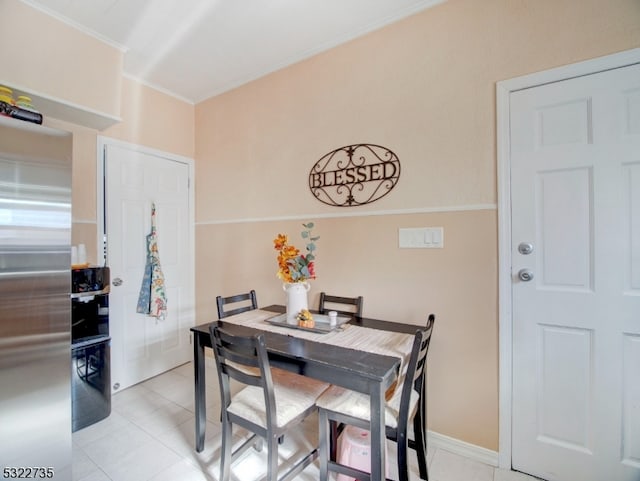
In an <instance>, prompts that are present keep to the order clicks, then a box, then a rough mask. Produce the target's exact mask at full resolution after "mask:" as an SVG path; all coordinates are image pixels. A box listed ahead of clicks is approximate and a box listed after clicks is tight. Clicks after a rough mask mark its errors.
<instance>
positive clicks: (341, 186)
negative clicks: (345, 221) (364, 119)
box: [309, 144, 400, 207]
mask: <svg viewBox="0 0 640 481" xmlns="http://www.w3.org/2000/svg"><path fill="white" fill-rule="evenodd" d="M399 178H400V161H399V160H398V157H397V156H396V154H394V153H393V152H392V151H390V150H389V149H387V148H385V147H381V146H379V145H373V144H356V145H348V146H346V147H341V148H339V149H336V150H334V151H332V152H329V153H328V154H326V155H325V156H324V157H322V158H321V159H320V160H319V161H318V162H316V163H315V165H314V166H313V167H312V169H311V172H310V173H309V188H310V189H311V192H312V193H313V195H314V197H316V198H317V199H318V200H319V201H321V202H324V203H325V204H328V205H333V206H337V207H347V206H355V205H364V204H369V203H371V202H374V201H376V200H378V199H379V198H381V197H383V196H385V195H386V194H388V193H389V192H390V191H391V189H393V187H394V186H395V185H396V184H397V182H398V179H399Z"/></svg>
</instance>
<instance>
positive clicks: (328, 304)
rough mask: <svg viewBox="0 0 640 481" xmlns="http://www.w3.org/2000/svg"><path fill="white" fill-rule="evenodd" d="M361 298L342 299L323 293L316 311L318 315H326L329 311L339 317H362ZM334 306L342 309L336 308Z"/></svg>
mask: <svg viewBox="0 0 640 481" xmlns="http://www.w3.org/2000/svg"><path fill="white" fill-rule="evenodd" d="M363 302H364V301H363V299H362V296H358V297H342V296H332V295H329V294H327V293H325V292H321V293H320V303H319V305H318V311H320V314H327V313H328V312H329V311H336V312H337V313H338V314H339V315H340V314H342V315H347V316H354V315H355V316H357V317H362V304H363ZM336 305H340V306H342V307H338V308H336V307H335V306H336Z"/></svg>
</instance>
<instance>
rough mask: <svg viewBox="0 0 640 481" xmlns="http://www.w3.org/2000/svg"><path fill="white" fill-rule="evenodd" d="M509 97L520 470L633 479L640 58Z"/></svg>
mask: <svg viewBox="0 0 640 481" xmlns="http://www.w3.org/2000/svg"><path fill="white" fill-rule="evenodd" d="M509 101H510V119H511V126H510V127H511V139H510V143H511V202H512V204H511V208H512V210H511V225H512V237H511V238H512V246H511V248H512V252H511V256H512V260H513V261H512V264H513V265H512V267H513V271H512V279H513V281H512V292H511V293H512V306H513V307H512V309H513V311H512V312H513V314H512V315H513V351H512V352H513V391H512V409H513V420H512V464H513V468H514V469H516V470H519V471H524V472H527V473H530V474H534V475H536V476H539V477H541V478H544V479H548V480H558V481H576V480H580V481H590V480H591V481H601V480H608V479H610V480H617V481H631V480H634V481H637V480H638V479H640V65H634V66H629V67H624V68H620V69H614V70H609V71H605V72H601V73H597V74H593V75H588V76H582V77H578V78H574V79H570V80H565V81H561V82H555V83H551V84H547V85H543V86H539V87H535V88H530V89H525V90H521V91H517V92H513V93H512V94H511V95H510V100H509ZM529 246H530V247H529ZM529 248H531V252H530V253H527V251H528V249H529ZM521 270H522V272H523V274H522V278H520V277H519V272H520V271H521ZM527 274H529V275H533V278H532V279H530V280H527V279H528V278H527Z"/></svg>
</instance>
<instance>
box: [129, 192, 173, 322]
mask: <svg viewBox="0 0 640 481" xmlns="http://www.w3.org/2000/svg"><path fill="white" fill-rule="evenodd" d="M136 312H139V313H140V314H147V315H148V316H151V317H155V318H157V319H160V320H164V319H165V317H166V316H167V295H166V292H165V288H164V275H163V274H162V268H161V267H160V256H159V254H158V234H157V231H156V205H155V203H154V204H151V233H150V234H149V235H148V236H147V261H146V264H145V267H144V276H143V277H142V285H141V286H140V295H139V296H138V307H137V308H136Z"/></svg>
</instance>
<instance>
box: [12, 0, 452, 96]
mask: <svg viewBox="0 0 640 481" xmlns="http://www.w3.org/2000/svg"><path fill="white" fill-rule="evenodd" d="M23 1H24V2H25V3H27V4H29V5H31V6H33V7H36V8H38V9H40V10H42V11H44V12H45V13H47V14H50V15H52V16H54V17H56V18H58V19H60V20H62V21H64V22H66V23H68V24H70V25H72V26H74V27H77V28H80V29H82V30H83V31H85V32H88V33H91V34H92V35H94V36H96V37H98V38H100V39H102V40H105V41H107V42H109V43H111V44H114V45H116V46H118V47H119V48H121V49H122V50H123V51H124V52H125V53H124V72H125V74H126V75H128V76H130V77H133V78H135V79H138V80H140V81H142V82H144V83H146V84H148V85H151V86H152V87H155V88H157V89H159V90H162V91H164V92H167V93H170V94H172V95H174V96H176V97H179V98H181V99H183V100H186V101H188V102H191V103H197V102H200V101H202V100H204V99H206V98H209V97H212V96H214V95H218V94H220V93H222V92H225V91H227V90H230V89H232V88H235V87H237V86H239V85H242V84H244V83H247V82H249V81H251V80H254V79H257V78H259V77H261V76H263V75H266V74H268V73H270V72H273V71H276V70H278V69H281V68H283V67H286V66H287V65H291V64H293V63H295V62H298V61H300V60H303V59H305V58H308V57H310V56H312V55H315V54H317V53H319V52H322V51H324V50H327V49H330V48H332V47H335V46H336V45H339V44H341V43H344V42H347V41H349V40H352V39H354V38H356V37H358V36H361V35H363V34H365V33H367V32H370V31H372V30H375V29H377V28H380V27H382V26H384V25H387V24H389V23H392V22H394V21H397V20H399V19H401V18H404V17H407V16H409V15H412V14H414V13H417V12H419V11H422V10H424V9H426V8H429V7H431V6H433V5H435V4H438V3H441V2H442V1H444V0H23Z"/></svg>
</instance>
